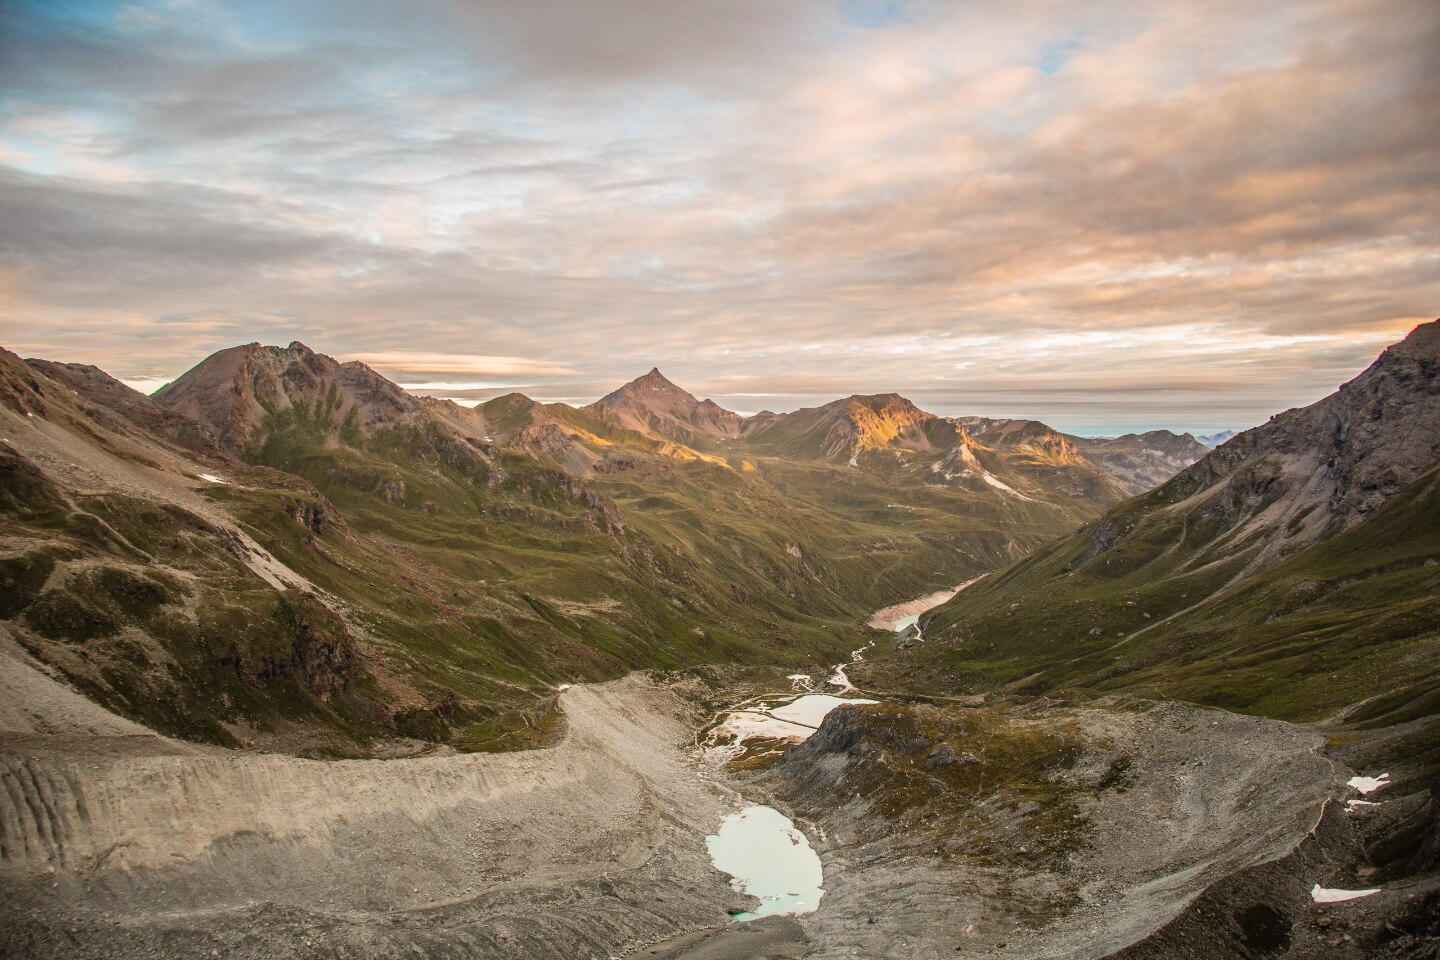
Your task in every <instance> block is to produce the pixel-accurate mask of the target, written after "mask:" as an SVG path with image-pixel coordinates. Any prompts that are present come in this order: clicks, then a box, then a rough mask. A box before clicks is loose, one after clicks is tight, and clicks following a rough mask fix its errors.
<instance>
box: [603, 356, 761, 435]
mask: <svg viewBox="0 0 1440 960" xmlns="http://www.w3.org/2000/svg"><path fill="white" fill-rule="evenodd" d="M593 408H595V409H597V410H598V411H600V412H602V413H603V414H604V415H606V416H607V417H608V418H609V419H611V420H613V421H616V422H618V423H620V424H621V425H622V426H624V427H626V428H628V429H631V430H635V431H638V432H640V433H644V434H647V435H650V436H657V437H662V438H664V439H667V440H674V441H677V442H680V443H684V444H686V445H693V444H694V443H696V442H700V441H703V440H715V439H719V438H722V437H736V436H739V434H740V420H741V417H740V415H739V414H736V413H731V412H730V411H729V410H726V409H724V408H722V407H720V406H719V405H718V404H716V403H714V402H713V401H710V400H705V401H703V402H702V401H700V400H697V399H696V398H695V396H694V395H693V394H691V393H689V392H688V391H686V390H685V389H683V388H681V387H677V386H676V385H675V384H673V383H671V382H670V381H669V380H667V379H666V378H665V375H664V374H663V373H661V372H660V368H659V367H651V368H650V372H649V373H647V374H645V375H644V376H643V377H637V378H636V379H634V380H631V381H630V382H629V383H627V384H625V385H624V386H623V387H620V388H619V389H618V390H615V391H613V392H612V393H609V394H606V395H605V396H603V397H601V398H600V399H599V400H597V401H596V402H595V403H594V404H593Z"/></svg>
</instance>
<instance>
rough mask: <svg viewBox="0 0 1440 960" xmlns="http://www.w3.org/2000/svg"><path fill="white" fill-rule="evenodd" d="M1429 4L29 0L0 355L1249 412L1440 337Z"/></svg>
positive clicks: (11, 74)
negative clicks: (350, 366) (247, 355)
mask: <svg viewBox="0 0 1440 960" xmlns="http://www.w3.org/2000/svg"><path fill="white" fill-rule="evenodd" d="M1437 50H1440V4H1437V3H1435V0H1314V2H1291V0H1267V2H1263V3H1256V2H1255V0H1098V2H1087V0H1007V2H1005V3H1003V4H1002V3H993V2H988V3H987V2H980V0H911V2H906V0H838V2H836V0H723V2H717V0H526V2H524V3H516V2H512V0H430V2H427V3H409V2H400V0H394V2H385V0H304V2H280V0H244V2H240V0H236V2H223V0H149V2H144V0H142V2H136V3H100V2H87V0H79V2H65V0H45V2H17V0H0V344H3V345H4V346H5V347H6V348H8V349H10V350H13V351H15V352H16V353H19V354H21V355H22V356H41V357H47V358H50V359H55V360H63V361H71V362H83V363H94V364H97V365H99V366H101V367H102V368H104V369H106V370H107V371H109V372H110V373H112V374H114V375H115V376H117V377H120V378H122V379H124V380H126V381H127V382H131V383H132V384H134V385H137V386H139V387H141V388H143V389H147V390H148V389H152V388H153V387H155V386H158V385H159V384H160V383H163V382H164V381H167V380H170V379H173V378H174V377H176V376H178V375H179V374H180V373H182V372H183V371H185V370H186V369H188V368H189V367H190V366H192V365H194V364H195V363H196V362H198V361H199V360H200V359H202V358H203V357H204V356H206V355H208V354H209V353H211V352H213V351H215V350H218V349H222V348H225V347H228V346H233V345H236V344H239V343H246V342H251V341H260V342H264V343H277V344H285V343H288V342H290V341H292V340H300V341H302V342H304V343H306V344H307V345H309V346H310V347H312V348H313V349H316V350H318V351H320V352H323V353H327V354H330V355H332V356H335V357H338V358H340V359H344V360H348V359H359V360H363V361H364V362H367V363H369V364H370V365H371V366H373V367H375V368H376V369H377V370H379V371H380V372H381V373H384V374H386V375H387V376H390V377H391V378H392V379H395V380H397V381H398V382H400V383H402V384H405V385H406V386H407V387H409V388H410V389H412V390H414V391H416V392H422V393H429V394H434V395H440V396H450V397H454V398H457V399H461V400H465V401H473V400H476V399H483V398H485V397H489V396H495V395H498V394H501V393H507V392H510V391H511V390H521V391H523V392H525V393H528V394H530V395H531V396H535V397H537V398H539V399H544V400H565V401H569V402H582V403H583V402H588V401H591V400H594V399H596V398H597V397H599V396H601V395H602V394H604V393H606V392H608V391H609V390H610V389H613V388H614V387H615V386H617V385H619V384H620V383H622V382H624V381H626V380H629V379H631V378H633V377H636V376H639V375H640V374H642V373H644V372H645V371H647V370H649V369H650V368H651V367H652V366H658V367H660V369H661V370H662V371H664V372H665V374H666V375H667V376H669V377H670V379H672V380H674V381H675V382H677V383H679V384H680V385H682V386H684V387H686V388H687V389H689V390H691V391H692V392H694V393H696V394H697V395H700V396H710V397H713V398H714V399H715V400H717V401H718V402H720V403H722V404H724V405H725V406H728V407H730V408H732V409H736V410H739V411H741V412H745V413H750V412H755V411H758V410H761V409H771V410H789V409H795V408H797V407H800V406H809V405H814V404H817V403H823V402H825V401H828V400H831V399H834V398H836V397H839V396H844V395H848V394H853V393H880V392H892V391H893V392H899V393H902V394H904V395H905V396H907V397H909V398H910V399H912V400H914V401H915V402H916V403H917V404H919V405H920V406H921V407H923V408H925V409H927V410H930V411H932V412H935V413H938V414H942V415H965V414H971V415H985V416H1025V417H1033V418H1037V419H1042V420H1045V421H1046V422H1048V423H1051V424H1053V425H1055V426H1057V427H1060V428H1061V429H1066V430H1070V431H1072V432H1081V433H1094V434H1114V433H1119V432H1123V431H1126V430H1135V429H1149V428H1156V427H1168V428H1173V429H1189V430H1193V431H1196V432H1209V431H1214V430H1219V429H1222V428H1226V427H1246V426H1251V425H1253V424H1255V423H1259V422H1262V421H1264V420H1265V419H1266V418H1267V417H1268V416H1269V415H1270V414H1271V413H1274V412H1277V411H1279V410H1282V409H1285V408H1288V407H1291V406H1297V405H1301V404H1306V403H1310V402H1313V401H1314V400H1317V399H1319V398H1320V397H1322V396H1324V395H1325V394H1327V393H1329V392H1331V391H1333V390H1334V389H1335V387H1336V386H1337V385H1338V384H1339V383H1341V382H1342V381H1344V380H1347V379H1349V378H1350V377H1352V376H1354V375H1355V374H1356V373H1358V372H1359V371H1360V370H1362V369H1363V368H1364V367H1365V366H1366V365H1367V364H1368V363H1369V362H1370V361H1371V360H1373V358H1374V357H1375V355H1376V354H1378V353H1379V351H1380V350H1381V349H1383V347H1384V346H1385V345H1387V344H1388V343H1391V342H1393V341H1395V340H1398V339H1400V338H1401V337H1403V336H1404V335H1405V333H1406V332H1408V331H1409V330H1410V329H1411V328H1413V327H1414V326H1415V325H1416V324H1418V323H1421V322H1424V321H1427V320H1431V319H1434V318H1435V317H1436V316H1440V57H1437V56H1436V55H1435V52H1436V51H1437Z"/></svg>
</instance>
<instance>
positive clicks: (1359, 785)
mask: <svg viewBox="0 0 1440 960" xmlns="http://www.w3.org/2000/svg"><path fill="white" fill-rule="evenodd" d="M1346 782H1347V783H1349V784H1350V786H1352V787H1354V788H1355V789H1356V790H1359V791H1360V792H1361V793H1374V792H1375V791H1376V790H1379V789H1380V788H1381V787H1388V786H1390V774H1388V773H1382V774H1380V776H1378V777H1351V778H1350V779H1349V780H1348V781H1346Z"/></svg>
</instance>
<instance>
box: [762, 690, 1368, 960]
mask: <svg viewBox="0 0 1440 960" xmlns="http://www.w3.org/2000/svg"><path fill="white" fill-rule="evenodd" d="M1001 716H1003V715H1001V714H997V712H996V711H993V710H964V709H958V708H954V707H943V708H942V707H924V706H912V707H901V706H898V705H895V704H884V705H880V706H874V707H864V708H860V707H842V708H838V709H836V710H834V711H832V712H831V713H830V715H829V716H828V717H827V718H826V719H825V722H824V723H823V724H822V725H821V728H820V730H819V731H817V732H816V733H815V734H814V735H812V736H811V737H810V738H809V739H808V740H807V741H805V742H804V743H803V744H800V745H798V746H795V747H792V748H791V749H790V750H788V751H787V752H786V754H785V756H784V758H783V759H782V761H781V762H780V763H778V764H774V765H773V766H771V767H769V768H767V769H765V770H763V771H760V772H757V773H754V774H750V775H748V776H749V777H750V778H751V779H752V780H753V782H754V783H755V784H756V785H757V786H759V787H760V788H762V789H763V790H764V791H765V794H766V796H767V798H768V799H767V802H770V803H772V804H776V803H780V804H784V805H785V806H786V807H787V808H788V809H789V810H793V811H794V813H793V814H792V816H794V817H795V818H796V820H797V822H799V823H804V824H806V825H807V832H808V833H809V835H810V836H811V839H812V843H813V845H814V846H815V848H816V850H817V852H818V853H819V854H820V855H821V858H822V862H823V864H824V869H825V887H826V891H827V892H826V895H825V898H824V899H823V900H822V901H821V906H820V909H819V911H817V912H816V913H815V914H813V915H809V916H806V917H802V918H801V922H802V924H803V925H804V927H805V929H806V932H807V933H808V934H809V935H810V938H811V941H812V944H813V946H812V948H811V952H810V953H809V954H807V955H808V956H813V957H818V958H832V957H833V958H837V960H838V958H841V957H880V956H907V957H940V956H955V955H957V951H959V952H962V953H964V954H965V955H968V956H985V955H988V954H989V952H990V951H999V950H1003V951H1004V954H1005V955H1006V956H1014V957H1020V958H1027V960H1038V958H1050V957H1111V956H1124V957H1127V958H1131V957H1134V958H1139V957H1142V956H1143V957H1147V958H1148V957H1152V956H1153V957H1185V958H1192V960H1221V958H1229V957H1236V956H1248V957H1259V956H1279V955H1280V953H1277V952H1273V947H1274V945H1275V944H1279V943H1280V942H1281V941H1282V940H1283V939H1284V938H1285V936H1286V935H1287V931H1288V930H1289V929H1290V927H1291V925H1293V924H1296V923H1298V918H1303V917H1304V916H1305V915H1306V913H1307V911H1309V910H1310V909H1311V905H1310V902H1309V896H1308V889H1309V884H1310V883H1312V882H1314V881H1315V880H1316V879H1318V878H1320V877H1324V876H1327V875H1328V874H1329V872H1331V871H1333V870H1334V869H1335V866H1336V864H1338V863H1341V862H1348V860H1347V859H1346V858H1350V857H1354V856H1358V855H1359V854H1358V852H1357V848H1356V846H1355V843H1354V840H1353V838H1351V837H1350V835H1349V834H1348V832H1347V831H1348V824H1347V822H1346V817H1345V814H1344V813H1343V811H1341V810H1340V808H1339V807H1338V806H1337V805H1334V804H1331V805H1330V806H1331V808H1332V809H1333V810H1334V814H1333V815H1332V816H1331V817H1330V818H1329V819H1328V820H1327V822H1326V827H1325V829H1324V830H1323V831H1321V834H1320V835H1319V836H1318V837H1316V836H1313V835H1312V829H1313V828H1315V827H1316V821H1317V820H1318V819H1319V818H1320V814H1321V810H1322V808H1323V807H1324V806H1325V804H1326V802H1327V800H1329V798H1330V796H1331V795H1332V793H1333V792H1334V791H1336V790H1337V789H1339V788H1340V785H1341V784H1342V783H1343V780H1341V779H1337V777H1343V774H1339V773H1337V772H1336V771H1335V770H1333V769H1332V768H1331V766H1330V763H1329V762H1328V761H1326V760H1325V759H1324V758H1322V757H1320V756H1318V755H1317V754H1316V753H1315V752H1314V751H1315V748H1316V747H1317V746H1318V745H1319V744H1320V743H1321V738H1319V737H1318V736H1317V735H1315V734H1313V733H1310V732H1307V731H1303V730H1300V729H1299V728H1295V727H1292V726H1290V725H1288V724H1284V723H1280V722H1276V721H1268V720H1262V719H1258V718H1253V717H1240V716H1235V715H1227V714H1216V713H1214V712H1213V711H1204V710H1199V709H1196V708H1192V707H1185V706H1179V705H1174V704H1147V705H1146V707H1145V709H1144V710H1138V709H1137V710H1114V709H1109V708H1101V709H1092V708H1077V707H1065V706H1063V705H1055V704H1052V705H1050V707H1049V708H1047V709H1046V710H1044V711H1042V712H1040V713H1031V714H1030V715H1028V716H1025V717H1023V718H1022V717H1017V718H1004V719H997V717H1001ZM1197 731H1203V736H1204V740H1205V745H1206V746H1205V749H1206V761H1207V762H1206V763H1204V764H1203V765H1200V764H1196V763H1195V762H1194V760H1195V749H1196V747H1195V743H1196V741H1195V738H1196V736H1197ZM962 744H963V745H962ZM947 747H948V749H947ZM1122 749H1123V752H1121V750H1122ZM952 758H953V759H952ZM932 759H940V760H941V761H942V762H941V763H939V764H932V762H931V761H932ZM1312 837H1313V838H1312ZM1207 891H1214V894H1213V895H1212V894H1211V893H1208V892H1207ZM1197 896H1199V897H1201V898H1202V899H1201V902H1202V903H1216V904H1218V903H1220V900H1217V899H1216V898H1217V897H1220V898H1226V897H1228V899H1224V904H1225V906H1224V909H1225V911H1226V912H1225V914H1224V915H1223V917H1222V918H1220V919H1219V920H1218V921H1217V919H1216V917H1214V916H1212V914H1211V913H1208V912H1206V911H1205V910H1199V911H1197V910H1196V908H1195V907H1194V906H1193V903H1194V902H1195V901H1196V897H1197ZM1206 898H1209V899H1206ZM1262 907H1263V908H1264V909H1263V910H1262V909H1260V908H1262ZM1206 909H1207V910H1208V909H1210V908H1206ZM1247 911H1248V912H1247ZM1207 917H1208V918H1210V919H1209V920H1208V921H1207V920H1206V919H1205V918H1207ZM1234 918H1238V919H1234ZM1207 923H1208V924H1210V925H1211V926H1214V928H1215V931H1214V934H1213V936H1212V935H1211V934H1209V933H1207V930H1208V929H1209V927H1207ZM1167 924H1168V925H1169V927H1167ZM1171 927H1173V928H1174V931H1175V932H1174V934H1167V935H1166V938H1165V939H1161V940H1156V941H1155V943H1157V944H1160V945H1161V946H1160V947H1155V948H1151V947H1148V946H1147V947H1143V948H1142V947H1140V946H1134V945H1137V944H1145V943H1148V942H1149V941H1150V939H1151V938H1153V937H1155V935H1156V931H1157V930H1159V929H1161V928H1166V929H1169V928H1171ZM1207 936H1209V937H1211V939H1210V940H1208V941H1207V939H1206V938H1207ZM1247 936H1248V937H1249V939H1248V940H1246V939H1245V937H1247ZM1262 939H1263V940H1264V941H1265V943H1266V946H1265V947H1264V949H1257V947H1258V945H1259V944H1260V943H1261V940H1262ZM1207 942H1208V943H1209V944H1210V945H1209V946H1208V947H1207V946H1206V944H1207ZM1295 942H1296V943H1297V944H1299V943H1300V942H1301V939H1300V938H1299V937H1298V936H1297V937H1296V938H1295ZM1002 944H1003V946H1002ZM1177 944H1178V946H1177ZM1247 944H1248V946H1247ZM1127 948H1129V951H1128V952H1127ZM1166 949H1172V950H1173V952H1170V953H1167V952H1166ZM1145 950H1149V951H1150V952H1144V951H1145ZM1282 952H1283V951H1282ZM1292 956H1293V957H1294V960H1300V958H1302V957H1304V958H1310V957H1313V956H1315V954H1313V953H1298V952H1297V953H1295V954H1292Z"/></svg>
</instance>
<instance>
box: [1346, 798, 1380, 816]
mask: <svg viewBox="0 0 1440 960" xmlns="http://www.w3.org/2000/svg"><path fill="white" fill-rule="evenodd" d="M1378 806H1380V804H1378V803H1374V802H1372V801H1370V800H1346V801H1345V812H1346V813H1354V812H1355V811H1356V810H1359V809H1360V808H1361V807H1378Z"/></svg>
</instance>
